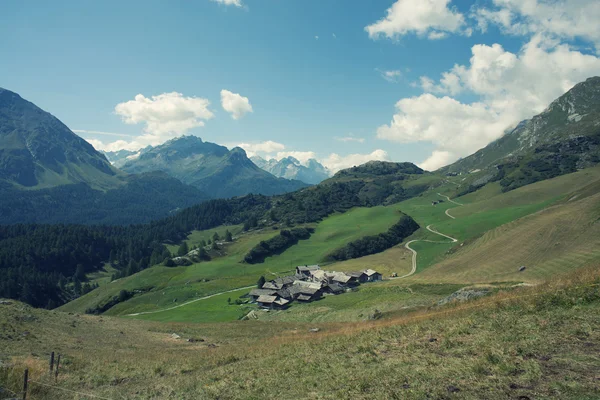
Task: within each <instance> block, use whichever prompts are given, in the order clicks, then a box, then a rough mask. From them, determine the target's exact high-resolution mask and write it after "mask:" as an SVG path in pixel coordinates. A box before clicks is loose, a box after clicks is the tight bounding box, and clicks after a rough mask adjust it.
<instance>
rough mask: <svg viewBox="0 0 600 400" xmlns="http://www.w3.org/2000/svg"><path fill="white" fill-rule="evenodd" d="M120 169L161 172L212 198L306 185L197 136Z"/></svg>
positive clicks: (156, 149)
mask: <svg viewBox="0 0 600 400" xmlns="http://www.w3.org/2000/svg"><path fill="white" fill-rule="evenodd" d="M122 169H123V170H124V171H126V172H129V173H140V172H148V171H157V170H158V171H163V172H165V173H167V174H169V175H171V176H172V177H174V178H177V179H179V180H181V181H182V182H183V183H187V184H189V185H192V186H195V187H197V188H199V189H200V190H202V191H203V192H205V193H207V194H208V195H209V196H210V197H212V198H227V197H234V196H242V195H246V194H249V193H255V194H264V195H274V194H281V193H286V192H292V191H295V190H298V189H301V188H303V187H306V186H307V185H306V184H304V183H303V182H300V181H294V180H288V179H283V178H277V177H275V176H273V175H271V174H270V173H268V172H266V171H264V170H262V169H260V168H259V167H258V166H256V165H255V164H254V163H253V162H252V161H251V160H250V159H249V158H248V157H247V156H246V152H245V151H244V150H243V149H241V148H239V147H236V148H234V149H232V150H231V151H230V150H228V149H227V148H226V147H224V146H219V145H217V144H214V143H209V142H203V141H202V139H200V138H199V137H196V136H182V137H180V138H177V139H173V140H170V141H168V142H166V143H164V144H162V145H160V146H156V147H154V148H152V149H148V150H145V151H143V152H142V153H141V154H140V155H139V157H137V158H135V159H132V160H129V161H127V162H126V163H125V164H124V165H123V166H122Z"/></svg>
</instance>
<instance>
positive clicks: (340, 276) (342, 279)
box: [333, 274, 352, 283]
mask: <svg viewBox="0 0 600 400" xmlns="http://www.w3.org/2000/svg"><path fill="white" fill-rule="evenodd" d="M351 278H352V277H351V276H349V275H346V274H337V275H334V276H333V281H334V282H340V283H348V281H349V280H350V279H351Z"/></svg>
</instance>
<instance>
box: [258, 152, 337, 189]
mask: <svg viewBox="0 0 600 400" xmlns="http://www.w3.org/2000/svg"><path fill="white" fill-rule="evenodd" d="M250 160H252V162H254V164H256V165H258V166H259V167H260V168H262V169H264V170H265V171H267V172H269V173H271V174H273V175H275V176H277V177H279V178H286V179H297V180H299V181H302V182H304V183H308V184H311V185H316V184H317V183H320V182H322V181H324V180H325V179H327V178H329V176H330V174H329V171H328V170H327V168H325V167H324V166H323V165H322V164H321V163H319V162H318V161H317V160H315V159H314V158H311V159H310V160H308V165H306V166H304V165H302V164H301V163H300V161H298V160H297V159H296V158H294V157H291V156H290V157H286V158H282V159H281V160H279V161H277V160H275V159H274V158H272V159H270V160H268V161H267V160H265V159H264V158H262V157H259V156H254V157H250Z"/></svg>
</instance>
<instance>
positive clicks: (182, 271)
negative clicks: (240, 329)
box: [61, 207, 399, 321]
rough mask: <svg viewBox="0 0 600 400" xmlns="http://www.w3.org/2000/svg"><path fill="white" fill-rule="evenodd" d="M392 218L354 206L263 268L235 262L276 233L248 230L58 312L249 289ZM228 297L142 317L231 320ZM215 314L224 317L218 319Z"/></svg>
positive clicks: (159, 303) (157, 303)
mask: <svg viewBox="0 0 600 400" xmlns="http://www.w3.org/2000/svg"><path fill="white" fill-rule="evenodd" d="M398 217H399V215H398V213H397V211H396V210H394V209H393V208H389V207H373V208H356V209H353V210H350V211H348V212H347V213H344V214H337V215H333V216H331V217H329V218H326V219H325V220H324V221H322V222H321V223H319V224H318V226H317V227H316V231H315V233H314V234H313V235H312V237H311V238H310V239H309V240H305V241H301V242H300V243H298V244H297V245H296V246H294V247H292V248H291V249H289V250H287V251H286V252H284V253H283V254H281V255H277V256H274V257H269V258H268V259H267V260H266V261H265V262H264V263H263V264H255V265H249V264H241V263H240V262H239V261H240V260H242V259H243V256H244V255H245V254H246V253H247V252H248V250H249V249H251V248H252V247H253V246H255V245H256V244H258V243H259V242H260V241H261V240H265V239H267V238H269V237H272V236H273V235H276V234H277V232H276V231H273V230H263V231H260V232H251V233H248V234H246V235H241V236H240V238H239V240H237V241H236V242H234V243H233V244H231V245H229V246H228V247H227V249H226V250H225V251H226V253H227V255H225V256H224V257H220V258H216V259H214V260H212V261H210V262H203V263H199V264H194V265H192V266H189V267H176V268H166V267H153V268H150V269H147V270H145V271H142V272H140V273H138V274H136V275H134V276H131V277H128V278H125V279H121V280H119V281H116V282H113V283H111V284H109V285H106V286H104V287H101V288H99V289H97V290H95V291H93V292H91V293H89V294H88V295H86V296H83V297H81V298H79V299H77V300H75V301H73V302H71V303H68V304H66V305H65V306H63V307H62V308H61V309H62V310H65V311H77V312H83V311H84V310H85V309H87V308H88V307H92V306H94V305H95V304H97V303H98V302H100V301H103V300H104V299H107V298H110V297H112V296H114V295H116V294H118V293H119V291H120V290H130V291H131V290H134V289H142V288H148V287H153V289H152V290H151V291H149V292H148V293H145V294H141V295H138V296H135V297H134V298H133V299H131V300H129V301H127V302H125V303H121V304H118V305H117V306H115V307H113V308H112V309H111V310H109V311H108V314H110V315H123V314H130V313H138V312H143V311H151V310H156V309H161V308H167V307H171V306H173V305H177V304H181V303H183V302H185V301H187V300H191V299H194V298H198V297H202V296H205V295H210V294H213V293H219V292H222V291H226V290H231V289H235V288H240V287H245V286H250V285H253V284H255V283H256V281H257V279H258V277H259V276H260V275H265V276H266V277H274V276H276V275H279V274H284V273H287V272H289V271H291V270H293V269H294V268H295V266H296V265H303V264H311V263H318V262H320V261H321V260H322V259H323V258H324V257H325V256H326V255H327V254H328V253H329V252H330V251H331V250H332V249H335V248H338V247H341V246H342V245H344V244H346V243H347V242H349V241H352V240H355V239H358V238H360V237H363V236H366V235H372V234H376V233H380V232H384V231H386V230H387V229H388V228H389V227H390V226H391V225H393V224H394V223H396V222H397V220H398ZM348 221H352V223H349V222H348ZM213 232H214V230H210V231H207V232H204V233H200V232H197V233H195V234H194V235H195V237H201V236H202V235H212V233H213ZM204 280H208V282H205V281H204ZM228 297H231V298H232V299H235V296H229V295H228V296H222V298H220V297H217V298H212V299H210V300H203V301H201V302H197V303H193V304H190V305H189V306H185V307H181V308H178V309H177V310H174V311H172V312H168V314H169V315H168V316H167V315H166V313H165V315H163V313H160V314H151V315H146V316H144V318H152V319H160V320H164V319H170V320H171V319H174V320H180V321H184V320H185V321H187V318H189V317H190V315H194V317H193V318H194V320H196V321H202V320H206V321H215V320H223V319H235V318H237V316H239V314H240V313H241V311H240V310H239V308H238V309H236V308H235V307H230V306H228V305H227V298H228ZM218 302H220V304H222V306H221V308H219V306H218V305H217V303H218ZM219 310H220V311H219ZM220 312H223V313H224V314H223V315H218V314H219V313H220Z"/></svg>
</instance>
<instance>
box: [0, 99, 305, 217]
mask: <svg viewBox="0 0 600 400" xmlns="http://www.w3.org/2000/svg"><path fill="white" fill-rule="evenodd" d="M109 160H110V161H112V162H113V163H114V165H113V164H111V162H110V161H109ZM121 166H123V169H119V168H118V167H121ZM182 181H183V182H182ZM188 183H190V184H191V185H189V184H188ZM306 186H307V185H306V184H305V183H303V182H300V181H291V180H287V179H283V178H276V177H275V176H273V175H271V174H269V173H268V172H266V171H263V170H262V169H260V168H258V167H257V166H256V165H254V164H253V163H252V161H250V160H249V159H248V158H247V157H246V154H245V152H244V151H243V150H242V149H239V148H236V149H233V150H231V151H229V150H228V149H227V148H225V147H223V146H219V145H216V144H212V143H205V142H202V140H201V139H199V138H196V137H183V138H178V139H174V140H172V141H169V142H167V143H165V144H163V145H162V146H157V147H154V148H152V147H147V148H145V149H142V150H140V151H137V152H131V151H128V150H121V151H118V152H113V153H110V152H109V153H105V154H102V153H100V152H98V151H96V149H94V147H93V146H92V145H91V144H89V143H88V142H86V141H85V140H84V139H82V138H81V137H79V136H77V135H76V134H75V133H73V132H72V131H71V130H70V129H69V128H68V127H67V126H66V125H65V124H63V123H62V122H61V121H59V120H58V119H57V118H56V117H54V116H53V115H51V114H50V113H48V112H46V111H44V110H42V109H40V108H39V107H37V106H36V105H35V104H33V103H31V102H29V101H27V100H25V99H23V98H22V97H21V96H19V95H18V94H17V93H14V92H11V91H10V90H6V89H0V198H1V199H2V200H1V201H0V223H4V224H11V223H78V224H113V225H115V224H116V225H122V224H134V223H143V222H148V221H151V220H154V219H157V218H161V217H165V216H167V215H169V214H171V213H173V212H175V211H177V210H179V209H181V208H186V207H189V206H192V205H194V204H198V203H201V202H203V201H205V200H207V199H209V198H220V197H231V196H238V195H244V194H248V193H262V194H278V193H284V192H288V191H294V190H297V189H299V188H303V187H306Z"/></svg>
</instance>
